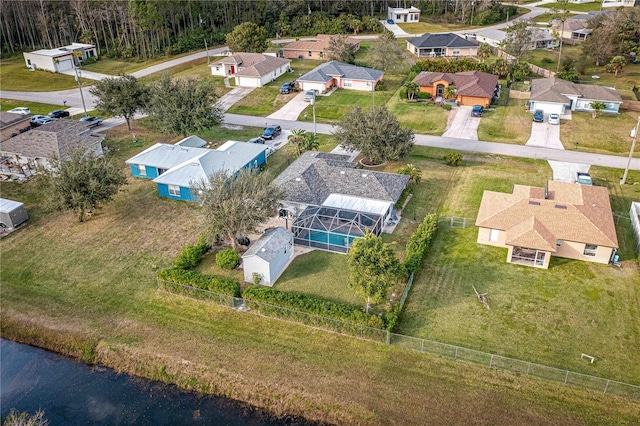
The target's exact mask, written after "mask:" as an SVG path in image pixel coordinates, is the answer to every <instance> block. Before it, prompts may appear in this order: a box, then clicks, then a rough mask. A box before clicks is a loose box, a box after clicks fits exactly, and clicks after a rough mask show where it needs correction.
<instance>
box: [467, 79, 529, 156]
mask: <svg viewBox="0 0 640 426" xmlns="http://www.w3.org/2000/svg"><path fill="white" fill-rule="evenodd" d="M503 92H504V93H503V96H508V95H507V94H508V90H504V91H503ZM524 103H525V101H524V100H523V99H509V101H508V104H507V106H498V107H493V110H489V111H486V110H485V112H484V114H482V120H480V125H479V126H478V138H479V139H480V140H483V141H489V142H502V143H512V144H517V145H524V144H525V143H526V142H527V140H529V137H530V136H531V114H529V113H528V112H526V111H525V108H524Z"/></svg>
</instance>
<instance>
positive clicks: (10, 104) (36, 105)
mask: <svg viewBox="0 0 640 426" xmlns="http://www.w3.org/2000/svg"><path fill="white" fill-rule="evenodd" d="M0 105H1V107H0V109H1V110H2V111H9V110H11V109H13V108H17V107H27V108H29V109H30V110H31V114H32V115H37V114H40V115H47V114H49V113H50V112H51V111H53V110H56V109H60V105H52V104H43V103H40V102H29V101H18V100H14V99H0Z"/></svg>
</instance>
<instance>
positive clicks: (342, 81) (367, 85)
mask: <svg viewBox="0 0 640 426" xmlns="http://www.w3.org/2000/svg"><path fill="white" fill-rule="evenodd" d="M383 76H384V71H378V70H374V69H373V68H366V67H359V66H356V65H351V64H345V63H344V62H336V61H331V62H325V63H324V64H320V65H318V66H317V67H315V68H314V69H312V70H311V71H309V72H308V73H306V74H305V75H303V76H302V77H300V78H298V85H299V86H300V89H301V90H316V91H318V92H320V93H322V92H325V91H327V90H329V89H330V88H331V87H338V88H340V89H348V90H360V91H367V92H370V91H373V90H375V87H376V84H378V82H379V81H380V80H382V77H383Z"/></svg>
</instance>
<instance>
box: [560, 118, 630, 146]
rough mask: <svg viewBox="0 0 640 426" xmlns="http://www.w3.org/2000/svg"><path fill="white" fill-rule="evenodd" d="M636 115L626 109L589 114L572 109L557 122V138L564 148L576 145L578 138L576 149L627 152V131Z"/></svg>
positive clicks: (628, 140) (628, 131) (628, 144)
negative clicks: (616, 111) (569, 118)
mask: <svg viewBox="0 0 640 426" xmlns="http://www.w3.org/2000/svg"><path fill="white" fill-rule="evenodd" d="M638 115H639V113H637V112H630V111H629V112H622V113H621V114H600V115H599V116H598V117H596V118H592V116H591V113H588V112H573V113H572V114H571V120H567V121H562V123H561V125H560V140H561V141H562V144H563V145H564V148H565V149H576V142H578V150H584V151H589V152H597V153H606V154H609V153H614V154H624V155H629V150H630V149H631V138H630V137H629V133H630V132H631V129H633V128H634V126H635V125H636V123H637V120H638ZM604 129H606V131H604ZM637 149H638V148H636V150H637Z"/></svg>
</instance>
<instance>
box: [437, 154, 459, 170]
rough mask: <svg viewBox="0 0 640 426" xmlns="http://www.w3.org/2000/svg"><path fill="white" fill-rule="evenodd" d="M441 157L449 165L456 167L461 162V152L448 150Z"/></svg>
mask: <svg viewBox="0 0 640 426" xmlns="http://www.w3.org/2000/svg"><path fill="white" fill-rule="evenodd" d="M442 159H443V160H444V161H445V162H446V163H447V164H448V165H450V166H453V167H458V166H459V165H460V164H461V163H462V154H460V153H459V152H449V153H448V154H445V155H444V157H442Z"/></svg>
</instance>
